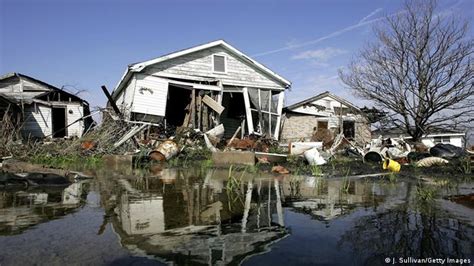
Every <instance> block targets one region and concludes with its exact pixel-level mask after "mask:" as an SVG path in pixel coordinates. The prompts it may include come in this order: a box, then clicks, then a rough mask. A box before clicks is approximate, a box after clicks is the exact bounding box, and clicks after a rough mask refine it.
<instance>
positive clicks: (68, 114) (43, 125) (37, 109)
mask: <svg viewBox="0 0 474 266" xmlns="http://www.w3.org/2000/svg"><path fill="white" fill-rule="evenodd" d="M6 114H8V117H9V118H10V119H11V120H14V122H15V124H16V125H17V126H18V127H21V133H22V135H23V136H25V137H37V138H43V137H52V138H62V137H80V136H82V134H83V133H84V131H85V129H86V128H88V127H89V126H90V125H91V124H92V122H93V120H92V118H90V117H88V118H85V119H83V117H84V116H87V115H88V114H90V110H89V104H88V103H87V102H86V101H85V100H83V99H81V98H79V97H78V96H77V95H74V94H71V93H69V92H67V91H64V90H61V89H59V88H57V87H55V86H53V85H50V84H48V83H46V82H43V81H40V80H37V79H35V78H32V77H29V76H27V75H23V74H20V73H9V74H6V75H3V76H0V122H2V123H3V122H4V121H2V119H4V118H5V117H6V116H5V115H6Z"/></svg>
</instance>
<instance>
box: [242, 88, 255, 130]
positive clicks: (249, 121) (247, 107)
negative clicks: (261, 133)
mask: <svg viewBox="0 0 474 266" xmlns="http://www.w3.org/2000/svg"><path fill="white" fill-rule="evenodd" d="M242 93H243V95H244V103H245V114H246V116H247V126H248V133H249V135H250V134H252V133H254V130H253V120H252V111H250V99H249V93H248V89H247V87H245V88H243V89H242Z"/></svg>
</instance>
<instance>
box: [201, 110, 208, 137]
mask: <svg viewBox="0 0 474 266" xmlns="http://www.w3.org/2000/svg"><path fill="white" fill-rule="evenodd" d="M201 116H202V131H207V130H208V129H209V114H208V112H207V106H206V105H202V115H201Z"/></svg>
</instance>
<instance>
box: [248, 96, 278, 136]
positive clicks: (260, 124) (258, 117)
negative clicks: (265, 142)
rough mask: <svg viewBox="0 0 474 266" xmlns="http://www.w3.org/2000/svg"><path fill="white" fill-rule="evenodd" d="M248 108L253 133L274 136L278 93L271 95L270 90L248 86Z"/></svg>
mask: <svg viewBox="0 0 474 266" xmlns="http://www.w3.org/2000/svg"><path fill="white" fill-rule="evenodd" d="M247 93H248V96H249V102H250V103H249V105H250V106H249V109H250V114H251V118H252V121H251V122H252V125H253V129H254V133H256V134H260V135H264V136H267V137H274V135H275V132H276V129H277V121H278V117H279V116H280V115H279V114H278V112H277V111H278V99H279V94H278V95H275V96H277V97H273V95H272V91H271V90H262V89H258V88H249V89H248V90H247Z"/></svg>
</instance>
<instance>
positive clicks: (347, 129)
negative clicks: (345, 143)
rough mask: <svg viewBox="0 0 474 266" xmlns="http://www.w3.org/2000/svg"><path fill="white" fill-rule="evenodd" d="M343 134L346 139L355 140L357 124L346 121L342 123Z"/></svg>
mask: <svg viewBox="0 0 474 266" xmlns="http://www.w3.org/2000/svg"><path fill="white" fill-rule="evenodd" d="M342 132H343V133H344V137H346V138H347V139H348V140H353V139H354V137H355V123H354V121H350V120H346V121H343V122H342Z"/></svg>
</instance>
